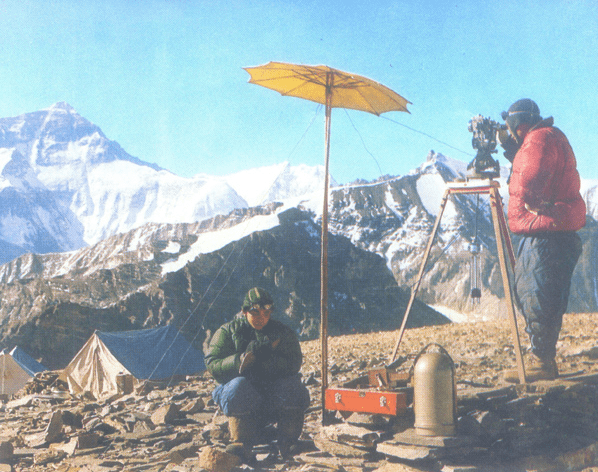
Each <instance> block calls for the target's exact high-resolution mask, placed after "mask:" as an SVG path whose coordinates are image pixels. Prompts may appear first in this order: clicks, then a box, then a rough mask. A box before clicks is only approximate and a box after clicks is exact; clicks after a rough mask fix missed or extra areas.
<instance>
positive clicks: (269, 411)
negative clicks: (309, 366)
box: [212, 374, 309, 420]
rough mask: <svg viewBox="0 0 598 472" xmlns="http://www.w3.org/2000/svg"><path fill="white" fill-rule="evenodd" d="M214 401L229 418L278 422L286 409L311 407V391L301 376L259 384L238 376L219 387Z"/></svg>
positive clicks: (215, 390) (215, 391) (215, 392)
mask: <svg viewBox="0 0 598 472" xmlns="http://www.w3.org/2000/svg"><path fill="white" fill-rule="evenodd" d="M212 398H213V399H214V401H215V402H216V404H217V405H218V406H219V407H220V409H221V410H222V412H223V413H224V414H225V415H226V416H245V415H249V414H257V415H259V416H262V417H266V418H272V419H274V420H275V418H276V416H277V415H278V414H279V413H280V412H282V411H284V410H287V409H301V410H306V409H307V407H308V406H309V392H308V391H307V387H305V385H303V383H301V376H300V375H299V374H297V375H292V376H290V377H284V378H282V379H277V380H273V381H268V382H262V383H259V384H256V383H252V382H250V381H249V380H248V379H247V378H245V377H236V378H234V379H233V380H231V381H230V382H227V383H225V384H224V385H218V386H217V387H216V388H215V389H214V391H213V392H212Z"/></svg>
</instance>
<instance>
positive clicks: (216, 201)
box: [0, 103, 323, 262]
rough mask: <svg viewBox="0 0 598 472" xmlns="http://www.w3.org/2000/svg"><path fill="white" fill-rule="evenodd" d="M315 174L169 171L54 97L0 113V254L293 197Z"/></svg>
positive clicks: (69, 245) (56, 247) (1, 258)
mask: <svg viewBox="0 0 598 472" xmlns="http://www.w3.org/2000/svg"><path fill="white" fill-rule="evenodd" d="M322 173H323V170H322V168H321V167H311V168H309V167H306V166H299V167H297V168H294V167H291V166H290V165H289V164H288V163H284V164H280V165H276V166H272V167H269V168H262V169H255V170H251V171H245V172H240V173H237V174H233V175H230V176H227V177H216V176H209V175H205V174H198V175H196V176H194V177H192V178H183V177H179V176H177V175H175V174H173V173H171V172H169V171H167V170H164V169H160V168H159V167H157V166H155V165H153V164H149V163H147V162H144V161H141V160H140V159H137V158H135V157H133V156H130V155H129V154H127V153H126V152H125V151H124V150H123V149H122V148H121V147H120V146H119V145H118V144H117V143H116V142H114V141H111V140H109V139H108V138H107V137H106V136H105V135H104V134H103V133H102V131H101V130H100V128H99V127H97V126H96V125H94V124H93V123H90V122H89V121H87V120H86V119H84V118H83V117H81V116H80V115H79V114H77V112H76V111H75V110H74V109H73V108H72V107H70V106H69V105H68V104H66V103H56V104H55V105H53V106H51V107H50V108H47V109H45V110H40V111H37V112H33V113H27V114H24V115H21V116H17V117H14V118H3V119H0V204H1V208H2V211H1V213H0V249H2V253H1V254H0V262H7V261H9V260H11V259H13V258H14V257H16V256H18V255H19V254H22V253H25V252H36V253H46V252H61V251H69V250H73V249H78V248H80V247H82V246H84V245H86V244H94V243H96V242H98V241H101V240H102V239H104V238H106V237H108V236H111V235H113V234H117V233H123V232H126V231H129V230H131V229H133V228H136V227H139V226H141V225H143V224H146V223H192V222H196V221H201V220H205V219H208V218H211V217H213V216H215V215H218V214H227V213H229V212H230V211H231V210H233V209H235V208H246V207H248V206H251V205H257V204H261V203H266V202H268V201H274V200H279V199H280V198H285V199H287V198H291V197H295V196H297V195H299V194H302V193H306V192H312V191H313V190H314V189H316V188H319V186H321V185H322V182H323V175H322ZM247 182H251V184H252V185H248V184H247Z"/></svg>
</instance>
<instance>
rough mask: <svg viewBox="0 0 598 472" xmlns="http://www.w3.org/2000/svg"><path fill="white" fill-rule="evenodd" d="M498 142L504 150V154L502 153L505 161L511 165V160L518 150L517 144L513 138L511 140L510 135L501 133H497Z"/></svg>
mask: <svg viewBox="0 0 598 472" xmlns="http://www.w3.org/2000/svg"><path fill="white" fill-rule="evenodd" d="M498 141H499V142H500V145H501V146H502V147H503V149H504V150H505V152H503V155H504V156H505V159H506V160H507V161H509V162H511V163H512V162H513V159H515V154H517V151H518V150H519V143H517V141H515V138H513V136H511V134H510V133H508V132H502V131H500V132H499V133H498Z"/></svg>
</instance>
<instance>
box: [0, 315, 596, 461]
mask: <svg viewBox="0 0 598 472" xmlns="http://www.w3.org/2000/svg"><path fill="white" fill-rule="evenodd" d="M597 326H598V314H569V315H567V316H566V317H565V320H564V325H563V330H562V333H561V339H560V341H559V345H558V352H559V354H558V359H557V360H558V363H559V368H560V371H561V374H562V376H561V378H559V379H558V380H557V381H553V382H536V383H534V384H528V385H527V386H517V385H513V384H508V383H506V382H505V381H504V380H503V379H502V377H501V373H502V372H503V371H504V370H505V369H513V368H515V366H516V363H515V354H514V350H513V346H512V341H511V339H512V338H511V331H510V329H509V325H508V322H507V321H506V320H496V321H491V322H479V323H460V324H452V325H444V326H438V327H425V328H417V329H411V330H408V331H406V333H405V336H404V338H403V342H402V343H401V346H400V349H399V356H400V357H402V358H404V359H405V361H404V363H403V364H402V367H401V368H400V369H402V370H403V371H408V370H409V369H410V367H411V366H412V365H413V360H414V358H415V356H416V355H417V354H418V353H419V352H420V351H421V350H422V349H423V348H424V347H425V346H427V345H428V344H429V343H438V344H440V345H442V346H443V347H444V348H445V349H446V350H447V351H448V353H449V354H450V356H451V357H452V359H453V361H454V363H455V366H456V370H455V375H456V384H457V417H458V421H457V436H456V437H454V438H432V439H430V438H422V437H418V436H417V435H414V434H412V428H413V421H414V415H413V412H412V411H411V409H407V410H406V411H405V414H404V415H402V416H401V417H397V418H392V419H389V418H386V417H380V416H373V415H363V414H361V415H360V414H354V415H352V416H348V415H344V416H343V417H341V415H340V414H337V415H336V417H335V418H334V420H333V421H332V423H333V424H331V425H329V426H326V427H325V428H322V426H321V413H320V411H321V409H320V344H319V341H309V342H305V343H303V345H302V347H303V352H304V355H305V362H304V365H303V368H302V373H303V377H304V381H305V382H306V384H307V385H308V387H309V389H310V393H311V396H312V407H311V408H310V409H309V410H308V413H307V416H306V425H305V428H304V432H303V435H302V438H301V439H302V440H301V443H300V446H301V447H300V450H299V451H298V454H297V455H296V456H295V459H294V460H293V461H290V462H286V463H284V462H283V461H282V460H281V459H280V458H279V457H278V456H277V455H276V454H274V453H273V450H274V449H273V447H271V446H269V445H267V444H266V445H261V446H258V447H256V448H255V449H254V452H255V453H256V456H257V460H258V462H257V466H256V467H253V468H250V467H249V466H246V465H244V466H238V465H237V466H235V464H234V462H229V459H230V458H227V457H226V456H225V455H220V451H221V449H222V447H223V446H224V445H226V443H227V441H228V437H227V428H226V418H225V417H222V416H219V415H216V408H215V407H214V405H213V403H212V402H211V400H210V392H211V390H212V388H213V385H214V384H213V380H212V379H210V378H209V376H208V375H202V376H197V377H195V378H189V379H185V380H184V381H179V382H178V383H176V384H172V385H158V384H154V385H146V386H145V388H144V389H139V390H137V391H136V392H134V393H132V394H129V395H124V396H122V395H120V396H115V397H113V398H110V399H106V400H102V401H95V400H93V399H86V398H81V397H73V396H71V395H69V394H68V393H66V392H64V391H61V390H60V388H59V387H60V386H59V385H58V384H56V383H55V382H53V378H52V375H51V374H46V377H45V378H43V379H38V380H37V383H36V382H32V383H30V384H28V386H27V389H26V391H25V392H23V394H21V395H20V396H18V397H17V398H13V399H8V400H6V401H4V402H3V403H2V406H1V408H0V472H2V471H5V470H6V471H15V472H17V471H25V470H27V471H60V472H90V471H106V472H116V471H121V470H126V471H152V472H153V471H173V472H198V471H201V470H204V469H205V468H207V467H215V468H216V470H222V471H228V470H231V469H232V470H244V469H245V470H252V469H258V470H297V471H299V470H301V471H330V470H344V471H362V470H365V471H377V472H391V471H397V472H400V471H417V470H430V471H436V470H438V471H443V472H451V471H452V472H457V471H467V472H482V471H484V472H485V471H501V472H502V471H518V470H521V471H523V470H526V471H532V470H534V471H566V470H571V471H577V470H579V471H581V470H584V471H590V470H593V471H598V344H597V343H596V339H597V336H598V330H597ZM520 333H523V331H522V329H521V326H520ZM396 336H397V333H396V332H384V333H372V334H360V335H353V336H341V337H334V338H330V342H329V368H330V372H331V385H341V384H343V383H345V382H347V381H350V380H353V379H355V378H357V377H359V376H362V375H365V374H367V372H368V371H369V370H371V369H373V368H376V367H380V366H383V365H384V364H385V363H388V362H389V361H390V358H391V356H392V350H393V347H394V344H395V342H396ZM521 340H522V344H523V345H524V347H526V346H527V337H526V336H525V334H522V335H521ZM49 386H51V388H49ZM210 460H212V461H215V464H216V465H215V466H209V465H208V464H209V463H210V462H209V461H210ZM211 463H212V464H213V463H214V462H211ZM592 467H595V468H592Z"/></svg>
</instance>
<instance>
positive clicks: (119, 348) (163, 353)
mask: <svg viewBox="0 0 598 472" xmlns="http://www.w3.org/2000/svg"><path fill="white" fill-rule="evenodd" d="M203 370H205V364H204V360H203V353H201V352H200V351H198V350H197V349H195V348H193V347H192V346H191V345H190V344H189V343H188V342H187V340H186V339H185V338H184V337H183V336H182V335H181V334H180V333H179V332H178V331H177V329H176V328H175V327H174V326H164V327H161V328H154V329H142V330H136V331H121V332H115V333H107V332H102V331H96V332H95V333H94V334H93V335H92V336H91V337H90V338H89V340H88V341H87V342H86V343H85V345H84V346H83V347H82V348H81V349H80V350H79V352H78V353H77V355H75V357H74V358H73V360H72V361H71V362H70V363H69V365H67V366H66V367H65V368H64V370H63V371H62V373H61V375H60V379H61V380H64V381H65V382H67V383H68V385H69V390H70V392H71V393H75V394H81V393H83V392H89V393H91V394H92V395H93V396H94V397H95V398H97V399H99V398H102V397H105V396H108V395H111V394H114V393H117V392H118V390H119V389H118V385H117V376H118V375H119V374H125V375H127V374H129V375H132V376H133V377H134V378H135V379H137V380H142V379H143V380H145V379H150V380H162V379H168V378H171V377H173V376H174V375H191V374H196V373H198V372H201V371H203Z"/></svg>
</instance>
